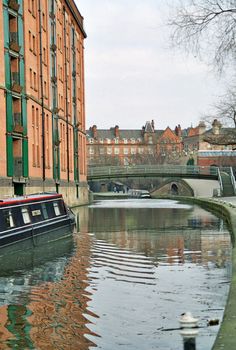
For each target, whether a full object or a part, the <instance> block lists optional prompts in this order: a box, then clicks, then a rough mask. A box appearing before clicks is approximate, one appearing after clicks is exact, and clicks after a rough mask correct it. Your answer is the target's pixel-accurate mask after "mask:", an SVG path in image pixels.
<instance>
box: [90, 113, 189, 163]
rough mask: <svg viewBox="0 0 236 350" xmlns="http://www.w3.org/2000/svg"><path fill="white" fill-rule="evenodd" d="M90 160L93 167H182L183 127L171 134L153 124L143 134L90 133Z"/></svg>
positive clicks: (93, 130)
mask: <svg viewBox="0 0 236 350" xmlns="http://www.w3.org/2000/svg"><path fill="white" fill-rule="evenodd" d="M87 148H88V149H87V156H88V164H89V165H90V166H97V165H125V166H127V165H137V164H164V163H167V164H168V163H172V164H173V163H176V164H177V163H179V161H180V158H181V157H182V156H183V152H182V151H183V144H182V137H181V128H180V126H179V127H177V128H176V130H175V131H172V130H171V129H170V128H169V127H167V128H166V130H155V127H154V121H153V120H152V121H147V122H146V124H145V126H143V127H142V128H141V129H140V130H130V129H120V128H119V126H118V125H116V126H115V127H114V128H110V129H97V126H96V125H93V126H92V127H91V128H90V129H89V130H87Z"/></svg>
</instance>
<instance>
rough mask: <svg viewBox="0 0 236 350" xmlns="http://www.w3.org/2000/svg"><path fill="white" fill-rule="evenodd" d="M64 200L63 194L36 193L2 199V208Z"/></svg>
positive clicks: (0, 204)
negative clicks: (9, 205) (58, 199)
mask: <svg viewBox="0 0 236 350" xmlns="http://www.w3.org/2000/svg"><path fill="white" fill-rule="evenodd" d="M56 198H62V195H61V194H58V193H54V192H53V193H52V192H44V193H34V194H29V195H27V196H17V197H11V198H4V199H0V207H1V206H5V205H8V204H11V205H12V204H21V203H30V202H35V201H36V202H38V201H44V200H49V199H56Z"/></svg>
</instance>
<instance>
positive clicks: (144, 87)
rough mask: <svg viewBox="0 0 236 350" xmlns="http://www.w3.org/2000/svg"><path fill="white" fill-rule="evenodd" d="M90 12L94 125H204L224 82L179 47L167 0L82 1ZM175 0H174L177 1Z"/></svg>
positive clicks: (89, 90)
mask: <svg viewBox="0 0 236 350" xmlns="http://www.w3.org/2000/svg"><path fill="white" fill-rule="evenodd" d="M75 2H76V4H77V6H78V9H79V11H80V13H81V14H82V16H83V17H84V28H85V31H86V33H87V38H86V39H85V42H84V46H85V52H84V54H85V103H86V105H85V108H86V128H87V129H88V128H89V127H90V126H92V125H94V124H95V125H97V127H98V128H99V129H109V128H110V127H114V126H115V125H119V127H120V129H141V128H142V126H143V125H145V122H146V121H150V120H152V119H153V120H154V122H155V128H156V129H165V128H166V127H167V126H169V127H170V128H172V129H174V128H175V126H176V125H178V124H180V125H181V127H182V128H186V127H189V126H191V125H192V126H197V125H198V123H199V121H200V120H201V118H202V115H204V114H205V113H207V112H209V109H211V108H212V104H213V103H214V102H215V101H216V99H217V96H219V95H220V94H222V92H223V83H222V82H221V81H220V80H219V78H217V77H216V76H215V75H214V73H213V72H212V71H211V70H210V68H209V66H207V65H206V64H204V63H203V62H201V61H200V60H199V59H198V58H197V57H194V56H191V55H189V56H187V54H186V53H185V52H184V51H180V50H178V51H177V50H176V49H174V48H173V47H171V42H170V32H169V27H168V26H167V25H166V22H167V19H168V16H169V13H170V7H169V6H167V1H166V0H145V1H143V0H75ZM171 2H175V0H169V5H170V3H171Z"/></svg>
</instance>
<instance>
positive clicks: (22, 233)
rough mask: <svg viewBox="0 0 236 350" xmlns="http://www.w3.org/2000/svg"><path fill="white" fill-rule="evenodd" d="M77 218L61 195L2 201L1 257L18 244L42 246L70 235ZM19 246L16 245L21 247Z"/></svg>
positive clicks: (40, 195) (0, 211)
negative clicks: (4, 252)
mask: <svg viewBox="0 0 236 350" xmlns="http://www.w3.org/2000/svg"><path fill="white" fill-rule="evenodd" d="M74 226H75V217H74V215H73V213H72V211H71V210H70V209H69V208H68V207H67V206H66V204H65V203H64V200H63V197H62V195H61V194H58V193H40V194H32V195H28V196H22V197H14V198H7V199H2V200H0V256H1V255H2V254H1V253H2V248H3V247H9V252H11V251H13V246H14V247H15V246H16V243H23V242H28V243H29V242H30V245H31V246H33V247H34V246H39V245H41V244H44V243H48V242H50V241H56V240H58V239H61V238H63V237H66V236H68V235H70V234H71V233H72V232H73V229H74ZM18 245H19V244H17V246H18Z"/></svg>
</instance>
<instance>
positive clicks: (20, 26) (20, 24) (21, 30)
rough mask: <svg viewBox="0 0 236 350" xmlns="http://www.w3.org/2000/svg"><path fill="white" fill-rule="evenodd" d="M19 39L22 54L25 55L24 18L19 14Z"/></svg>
mask: <svg viewBox="0 0 236 350" xmlns="http://www.w3.org/2000/svg"><path fill="white" fill-rule="evenodd" d="M18 40H19V45H20V47H21V48H20V54H21V55H24V27H23V20H22V18H21V17H19V16H18ZM21 72H22V71H21Z"/></svg>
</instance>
